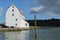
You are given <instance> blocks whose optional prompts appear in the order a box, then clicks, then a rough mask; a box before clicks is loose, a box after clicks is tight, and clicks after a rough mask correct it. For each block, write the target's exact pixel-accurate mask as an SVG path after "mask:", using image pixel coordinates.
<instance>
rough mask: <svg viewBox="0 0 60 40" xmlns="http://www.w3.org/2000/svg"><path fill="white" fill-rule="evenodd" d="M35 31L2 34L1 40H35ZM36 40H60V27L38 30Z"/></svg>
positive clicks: (0, 33)
mask: <svg viewBox="0 0 60 40" xmlns="http://www.w3.org/2000/svg"><path fill="white" fill-rule="evenodd" d="M34 34H35V30H34V29H31V30H28V31H20V32H0V40H35V38H34ZM36 40H60V27H57V28H56V27H55V28H52V27H51V28H44V29H37V39H36Z"/></svg>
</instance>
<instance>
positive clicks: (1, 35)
mask: <svg viewBox="0 0 60 40" xmlns="http://www.w3.org/2000/svg"><path fill="white" fill-rule="evenodd" d="M0 40H5V32H0Z"/></svg>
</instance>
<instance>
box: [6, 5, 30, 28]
mask: <svg viewBox="0 0 60 40" xmlns="http://www.w3.org/2000/svg"><path fill="white" fill-rule="evenodd" d="M5 25H6V26H9V27H22V28H28V27H29V23H28V22H26V21H25V17H24V14H23V12H22V10H19V9H18V8H17V7H16V6H15V5H14V4H12V5H11V6H10V7H9V8H8V10H7V12H6V21H5Z"/></svg>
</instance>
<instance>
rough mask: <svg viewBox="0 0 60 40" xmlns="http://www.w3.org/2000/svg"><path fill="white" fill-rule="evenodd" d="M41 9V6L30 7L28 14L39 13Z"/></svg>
mask: <svg viewBox="0 0 60 40" xmlns="http://www.w3.org/2000/svg"><path fill="white" fill-rule="evenodd" d="M43 8H44V7H43V6H37V7H32V8H31V10H30V13H33V14H37V13H39V12H40V11H42V10H43Z"/></svg>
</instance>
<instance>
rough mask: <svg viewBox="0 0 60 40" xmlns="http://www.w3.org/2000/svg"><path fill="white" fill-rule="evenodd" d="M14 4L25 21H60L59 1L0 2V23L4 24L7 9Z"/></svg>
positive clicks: (25, 0) (13, 0) (3, 0)
mask: <svg viewBox="0 0 60 40" xmlns="http://www.w3.org/2000/svg"><path fill="white" fill-rule="evenodd" d="M12 4H14V5H15V6H16V7H18V8H19V9H20V10H22V11H23V13H24V15H25V19H26V20H33V19H34V15H36V19H37V20H45V19H51V18H55V19H60V0H0V23H5V14H6V11H7V9H8V8H9V7H10V6H11V5H12Z"/></svg>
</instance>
